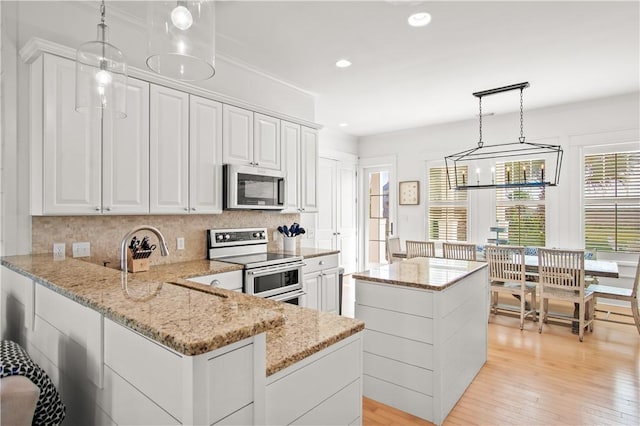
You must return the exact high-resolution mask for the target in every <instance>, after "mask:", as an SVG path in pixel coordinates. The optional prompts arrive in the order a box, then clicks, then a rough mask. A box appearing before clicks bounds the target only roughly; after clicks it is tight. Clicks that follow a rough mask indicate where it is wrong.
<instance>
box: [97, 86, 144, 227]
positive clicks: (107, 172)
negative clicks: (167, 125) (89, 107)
mask: <svg viewBox="0 0 640 426" xmlns="http://www.w3.org/2000/svg"><path fill="white" fill-rule="evenodd" d="M102 168H103V170H102V212H103V213H106V214H148V213H149V83H147V82H145V81H141V80H136V79H135V78H129V79H128V82H127V117H126V118H123V119H117V118H112V117H111V116H108V115H107V116H105V117H104V123H103V144H102Z"/></svg>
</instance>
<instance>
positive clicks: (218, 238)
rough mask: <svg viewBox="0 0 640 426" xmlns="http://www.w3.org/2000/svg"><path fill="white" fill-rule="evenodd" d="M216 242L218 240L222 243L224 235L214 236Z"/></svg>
mask: <svg viewBox="0 0 640 426" xmlns="http://www.w3.org/2000/svg"><path fill="white" fill-rule="evenodd" d="M216 240H218V241H222V240H224V235H222V234H216Z"/></svg>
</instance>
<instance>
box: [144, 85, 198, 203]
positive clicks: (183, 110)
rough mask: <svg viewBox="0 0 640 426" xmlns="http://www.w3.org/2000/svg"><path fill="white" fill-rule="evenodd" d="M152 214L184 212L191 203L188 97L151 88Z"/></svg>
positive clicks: (162, 89) (156, 87)
mask: <svg viewBox="0 0 640 426" xmlns="http://www.w3.org/2000/svg"><path fill="white" fill-rule="evenodd" d="M150 95H151V96H150V100H151V102H150V104H151V105H150V131H149V134H150V147H149V156H150V164H149V171H150V174H149V176H150V188H151V193H150V209H149V210H150V212H151V213H174V214H175V213H185V212H186V211H188V210H189V209H188V207H187V206H188V204H189V95H188V94H186V93H184V92H179V91H177V90H173V89H168V88H166V87H161V86H156V85H151V90H150Z"/></svg>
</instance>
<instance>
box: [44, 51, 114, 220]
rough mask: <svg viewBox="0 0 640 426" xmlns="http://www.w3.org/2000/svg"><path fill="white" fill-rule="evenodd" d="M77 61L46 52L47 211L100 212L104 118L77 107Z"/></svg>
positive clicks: (51, 212)
mask: <svg viewBox="0 0 640 426" xmlns="http://www.w3.org/2000/svg"><path fill="white" fill-rule="evenodd" d="M75 73H76V69H75V62H73V61H70V60H67V59H62V58H59V57H57V56H53V55H45V56H44V81H43V84H44V88H43V89H44V90H43V102H44V111H43V114H44V117H43V120H44V121H43V133H44V139H43V142H44V146H43V147H42V149H43V153H44V166H43V173H44V175H43V181H44V214H82V215H89V214H100V212H101V210H102V199H101V197H102V195H101V194H102V183H101V174H102V171H101V170H102V165H101V163H102V162H101V158H100V157H101V152H100V151H101V149H102V147H101V145H102V141H101V133H102V131H101V117H100V116H99V115H94V114H85V113H79V112H77V111H76V110H75V102H76V101H75V90H76V78H75V75H76V74H75Z"/></svg>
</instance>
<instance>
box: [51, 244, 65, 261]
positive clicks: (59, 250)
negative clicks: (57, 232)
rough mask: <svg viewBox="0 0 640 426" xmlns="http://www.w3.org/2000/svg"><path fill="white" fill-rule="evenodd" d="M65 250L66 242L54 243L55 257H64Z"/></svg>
mask: <svg viewBox="0 0 640 426" xmlns="http://www.w3.org/2000/svg"><path fill="white" fill-rule="evenodd" d="M64 252H65V244H64V243H53V258H54V259H64V255H65V254H64Z"/></svg>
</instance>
